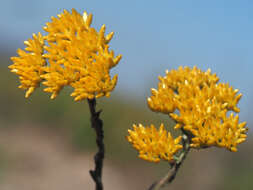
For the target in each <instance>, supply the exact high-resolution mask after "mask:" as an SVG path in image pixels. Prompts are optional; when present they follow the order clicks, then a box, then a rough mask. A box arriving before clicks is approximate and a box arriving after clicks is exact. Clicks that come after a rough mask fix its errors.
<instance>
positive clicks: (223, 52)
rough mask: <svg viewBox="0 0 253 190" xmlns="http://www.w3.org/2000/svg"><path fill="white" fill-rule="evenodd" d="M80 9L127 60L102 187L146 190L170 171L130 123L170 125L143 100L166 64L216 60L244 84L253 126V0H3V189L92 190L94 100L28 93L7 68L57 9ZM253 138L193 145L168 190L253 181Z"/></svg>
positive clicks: (108, 111)
mask: <svg viewBox="0 0 253 190" xmlns="http://www.w3.org/2000/svg"><path fill="white" fill-rule="evenodd" d="M71 8H75V9H76V10H77V11H78V12H80V13H82V12H83V11H87V12H88V13H92V14H93V23H92V26H93V27H95V28H96V29H99V28H100V27H101V26H102V24H105V25H106V27H107V32H108V33H109V32H111V31H114V32H115V36H114V38H113V40H112V41H111V45H110V47H111V49H113V50H114V51H115V52H116V54H118V53H120V54H122V55H123V59H122V60H121V62H120V63H119V65H118V66H117V67H115V68H114V69H113V71H112V74H118V75H119V81H118V85H117V87H116V89H115V91H114V92H113V93H112V96H111V97H110V98H102V99H99V100H98V109H103V112H102V115H101V117H102V119H103V121H104V130H105V146H106V158H105V168H104V173H103V180H104V186H105V189H121V190H125V189H136V190H139V189H148V187H149V186H150V185H151V184H152V183H153V182H154V181H155V180H157V179H159V178H160V177H161V176H163V175H164V174H165V173H166V172H167V170H168V164H167V163H165V162H161V163H159V164H154V163H148V162H145V161H143V160H140V159H139V158H138V157H137V152H136V151H135V150H134V149H133V148H132V147H131V146H130V144H128V142H127V141H126V140H125V136H126V135H127V129H128V128H130V127H131V126H132V124H133V123H142V124H145V125H148V124H150V123H154V124H156V125H159V124H160V123H161V122H163V123H165V124H166V126H167V128H168V130H171V129H172V127H173V123H172V122H171V121H170V120H169V118H168V117H166V116H164V115H162V114H157V113H153V112H151V111H150V110H149V109H148V107H147V106H146V98H147V97H148V96H149V95H150V88H151V87H155V88H156V86H157V82H158V80H157V77H158V76H159V75H162V76H164V75H165V70H166V69H169V70H170V69H176V68H178V67H179V66H180V65H182V66H190V67H192V66H194V65H196V66H198V67H199V68H201V69H202V70H207V69H208V68H211V69H212V71H213V72H215V73H217V75H218V76H219V77H220V81H221V82H224V83H227V82H229V84H230V85H232V86H233V87H234V88H238V89H240V92H241V93H242V94H243V98H242V99H241V101H240V104H239V107H240V108H241V113H240V120H241V121H247V123H248V127H249V128H252V127H251V125H252V122H253V120H252V116H251V112H252V110H250V109H251V106H252V99H253V91H252V88H251V86H252V84H253V72H252V70H253V54H252V52H253V35H252V34H253V24H252V23H253V22H252V20H253V12H252V8H253V3H252V2H251V1H220V0H213V1H200V0H196V1H194V2H192V1H159V2H155V1H131V0H128V1H110V0H108V1H103V2H102V1H95V0H94V1H83V0H82V1H81V0H73V1H67V0H60V1H59V0H55V1H51V0H43V1H35V0H33V1H32V0H23V1H19V0H8V1H7V0H1V7H0V29H1V30H0V41H1V43H0V88H1V92H2V93H1V94H0V107H1V108H0V189H1V190H16V189H18V190H34V189H36V190H45V189H46V190H69V189H75V190H79V189H80V190H81V189H87V190H89V189H94V184H93V181H92V180H91V178H90V176H89V174H88V171H89V170H90V169H93V168H94V163H93V155H94V154H95V152H96V151H97V148H96V145H95V134H94V131H93V130H92V129H91V127H90V123H89V117H90V115H89V112H88V105H87V103H86V102H85V101H84V102H74V101H73V98H72V97H70V96H69V94H70V92H71V89H64V90H63V91H62V92H61V94H60V95H59V96H58V97H57V98H56V99H55V100H54V101H52V100H50V99H49V94H46V93H43V91H42V89H38V90H36V91H35V93H34V94H33V95H32V96H31V97H30V98H29V99H25V98H24V92H23V91H22V90H20V89H18V88H17V86H18V84H19V81H18V77H17V76H15V75H14V74H12V73H10V72H9V70H8V68H7V66H8V65H10V64H12V63H11V61H10V57H11V56H16V55H17V54H16V50H17V49H18V48H21V49H23V48H24V44H23V42H24V41H25V40H27V39H29V38H31V36H32V33H38V32H42V31H43V29H42V27H43V26H44V25H45V23H46V22H50V17H51V16H56V15H57V14H59V13H61V12H62V11H63V9H67V10H69V11H70V10H71ZM252 146H253V141H252V133H251V132H249V137H248V139H247V141H246V142H245V143H243V144H241V145H240V146H239V151H238V152H237V153H231V152H229V151H227V150H223V149H217V148H210V149H206V150H201V151H192V152H190V154H189V156H188V158H187V159H186V161H185V163H184V164H183V166H182V168H181V169H180V171H179V173H178V176H177V178H176V180H175V181H174V182H173V184H172V185H171V186H170V187H167V188H165V189H176V188H177V189H178V190H179V189H185V186H187V189H188V190H191V189H195V190H196V189H200V190H202V189H207V190H209V189H210V190H213V189H217V190H226V189H229V190H237V189H245V190H250V189H253V180H252V179H253V172H252V171H253V162H252V160H253V151H252Z"/></svg>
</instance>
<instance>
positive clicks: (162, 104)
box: [147, 67, 247, 151]
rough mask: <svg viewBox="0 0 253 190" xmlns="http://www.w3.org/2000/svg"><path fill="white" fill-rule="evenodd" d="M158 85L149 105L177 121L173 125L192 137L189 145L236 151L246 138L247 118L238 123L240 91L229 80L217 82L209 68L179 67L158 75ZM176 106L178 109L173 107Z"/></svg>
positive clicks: (153, 90) (149, 100) (217, 79)
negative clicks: (204, 70) (229, 83)
mask: <svg viewBox="0 0 253 190" xmlns="http://www.w3.org/2000/svg"><path fill="white" fill-rule="evenodd" d="M159 80H160V82H159V83H158V89H157V90H156V89H151V92H152V96H151V97H149V98H148V100H147V102H148V106H149V107H150V109H151V110H153V111H156V112H163V113H166V114H169V115H170V117H172V118H173V119H174V120H175V121H176V126H175V129H179V128H183V129H184V130H185V131H186V132H188V133H190V134H191V135H192V136H193V138H192V142H191V147H194V148H201V147H209V146H218V147H225V148H227V149H228V150H231V151H236V150H237V148H236V147H237V145H238V144H240V143H242V142H244V141H245V140H246V137H247V136H246V131H247V128H245V125H246V122H243V123H239V116H238V115H236V116H234V115H233V114H231V115H230V116H228V112H229V111H230V112H231V111H232V112H240V109H239V108H238V107H237V104H238V101H239V100H240V98H241V96H242V95H241V94H237V93H238V90H237V89H233V88H232V87H230V86H229V85H228V84H224V83H218V81H219V78H218V77H217V76H216V74H211V70H210V69H209V70H207V71H206V72H202V71H201V70H200V69H197V67H193V69H191V68H189V67H184V68H183V67H179V69H178V70H172V71H170V72H169V71H166V76H165V77H159ZM176 110H177V111H176Z"/></svg>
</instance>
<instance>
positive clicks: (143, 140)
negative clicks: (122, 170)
mask: <svg viewBox="0 0 253 190" xmlns="http://www.w3.org/2000/svg"><path fill="white" fill-rule="evenodd" d="M128 133H129V136H127V140H128V141H129V142H130V143H132V145H133V147H134V148H135V149H136V150H138V151H139V157H140V158H142V159H143V160H147V161H150V162H159V161H160V160H161V159H164V160H166V161H169V162H170V161H173V160H174V159H173V155H175V154H176V153H177V152H178V151H179V150H180V149H182V145H180V144H179V143H180V141H181V138H182V137H181V136H179V137H178V138H176V139H174V138H173V137H172V136H171V134H170V133H169V132H167V131H166V130H165V129H164V125H163V124H161V126H160V128H159V130H157V129H156V128H155V127H154V125H151V126H150V127H149V126H147V127H143V125H141V124H139V126H136V125H133V130H130V129H129V130H128Z"/></svg>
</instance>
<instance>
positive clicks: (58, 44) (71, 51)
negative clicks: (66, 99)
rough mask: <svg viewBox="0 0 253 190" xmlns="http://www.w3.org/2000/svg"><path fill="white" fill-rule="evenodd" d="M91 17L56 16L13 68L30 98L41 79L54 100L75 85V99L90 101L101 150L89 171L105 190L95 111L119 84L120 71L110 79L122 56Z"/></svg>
mask: <svg viewBox="0 0 253 190" xmlns="http://www.w3.org/2000/svg"><path fill="white" fill-rule="evenodd" d="M91 22H92V15H91V14H89V15H88V14H87V13H86V12H84V13H83V15H81V14H79V13H78V12H77V11H76V10H75V9H72V13H70V12H68V11H66V10H64V11H63V13H61V14H59V15H58V18H55V17H52V22H49V23H47V24H46V26H45V27H44V30H45V31H46V32H47V33H48V34H47V35H45V36H42V34H41V33H38V34H37V35H36V34H33V39H29V40H28V41H25V42H24V44H25V45H26V46H27V47H26V48H25V50H26V51H24V50H21V49H19V50H18V54H19V57H12V58H11V59H12V61H13V64H12V65H10V66H9V68H10V69H11V72H13V73H15V74H17V75H18V76H19V79H20V82H21V85H20V86H19V88H21V89H24V90H26V94H25V97H26V98H28V97H29V96H30V95H31V94H32V93H33V92H34V90H35V89H36V88H38V87H39V86H40V84H41V83H42V84H43V85H45V86H46V88H45V89H44V91H45V92H49V93H51V99H54V98H56V97H57V95H58V94H59V93H60V91H61V90H62V89H63V87H64V86H71V87H73V88H74V92H73V93H71V96H73V97H75V101H80V100H84V99H87V100H88V104H89V108H90V113H91V124H92V128H94V129H95V131H96V135H97V139H96V142H97V145H98V148H99V151H98V153H97V154H96V155H95V157H94V160H95V169H94V170H91V171H90V174H91V177H92V179H93V180H94V181H95V183H96V189H97V190H102V189H103V183H102V168H103V158H104V143H103V137H104V135H103V122H102V120H101V119H100V118H99V115H100V113H101V111H98V112H97V111H96V98H100V97H103V96H106V97H109V96H110V93H111V91H112V90H113V89H114V87H115V86H116V83H117V75H115V76H114V77H112V78H111V76H110V69H111V68H113V67H114V66H116V65H117V64H118V62H119V61H120V59H121V57H122V56H121V55H118V56H116V57H115V56H114V52H113V51H112V50H111V51H110V50H109V45H108V44H109V42H110V40H111V39H112V37H113V32H111V33H109V34H108V35H106V36H105V25H103V26H102V27H101V29H100V31H99V32H97V31H96V30H95V29H94V28H91V27H90V25H91Z"/></svg>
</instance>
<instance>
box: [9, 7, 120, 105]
mask: <svg viewBox="0 0 253 190" xmlns="http://www.w3.org/2000/svg"><path fill="white" fill-rule="evenodd" d="M91 21H92V15H91V14H90V15H88V14H87V13H86V12H84V14H83V15H81V14H79V13H78V12H76V10H75V9H72V13H70V12H68V11H66V10H64V11H63V13H61V14H59V15H58V17H57V18H55V17H52V21H51V22H49V23H47V24H46V26H45V27H44V30H45V31H46V32H48V34H47V35H46V36H44V37H42V36H41V34H39V37H36V36H35V35H34V40H29V41H28V42H29V43H28V42H25V44H26V45H29V46H28V48H26V50H27V51H29V52H31V53H27V52H25V51H22V52H21V54H20V53H19V55H20V57H18V58H12V60H13V62H14V64H13V65H11V66H10V68H11V69H12V71H13V72H15V71H16V70H18V71H20V68H22V73H19V72H15V73H17V74H18V75H20V78H21V77H22V78H21V84H22V85H21V86H22V88H24V89H28V91H29V93H28V92H27V96H26V97H28V96H29V95H30V94H31V92H32V90H29V88H33V90H34V89H35V87H38V86H39V83H40V82H42V84H44V85H45V86H46V87H47V88H45V89H44V91H45V92H50V93H52V95H51V98H52V99H54V98H55V97H56V96H57V95H58V94H59V92H60V91H61V89H62V88H63V87H64V86H67V85H69V86H71V87H73V88H74V92H73V93H72V94H71V96H74V97H75V100H76V101H77V100H82V99H86V98H89V99H92V98H95V97H96V98H98V97H101V96H109V95H110V92H111V91H112V90H113V89H114V87H115V85H116V83H117V75H115V76H114V77H112V78H111V76H110V69H111V68H112V67H114V66H116V65H117V64H118V62H119V61H120V59H121V55H118V56H116V57H114V52H113V51H110V50H109V45H108V43H109V42H110V40H111V39H112V37H113V32H111V33H109V34H108V35H107V36H105V25H103V26H102V27H101V29H100V31H99V32H97V31H96V30H95V29H94V28H91V27H90V25H91ZM37 38H38V39H37ZM39 47H40V49H38V48H39ZM39 50H40V51H39ZM34 65H36V67H35V66H34ZM33 67H35V68H33ZM32 68H33V69H32ZM31 70H32V71H31ZM31 72H35V74H36V77H37V78H34V79H33V77H30V78H32V79H30V78H28V79H27V78H25V81H24V80H22V79H23V78H24V76H26V75H30V74H31ZM21 74H22V75H21ZM35 79H36V82H37V83H36V84H35V82H34V80H35ZM28 84H29V85H30V86H29V85H28Z"/></svg>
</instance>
